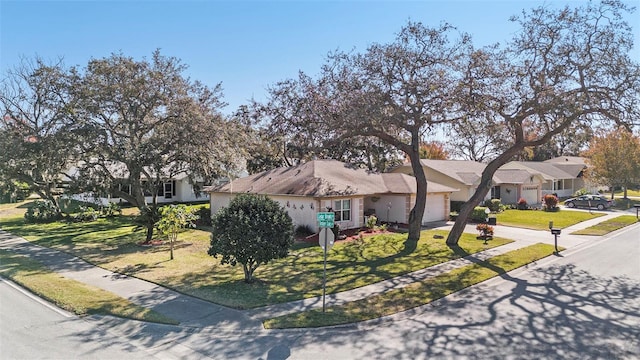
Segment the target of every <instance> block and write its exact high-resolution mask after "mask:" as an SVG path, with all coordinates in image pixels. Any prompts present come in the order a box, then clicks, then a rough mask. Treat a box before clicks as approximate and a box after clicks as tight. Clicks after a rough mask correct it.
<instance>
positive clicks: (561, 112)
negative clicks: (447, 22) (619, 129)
mask: <svg viewBox="0 0 640 360" xmlns="http://www.w3.org/2000/svg"><path fill="white" fill-rule="evenodd" d="M632 10H633V9H631V8H629V7H628V6H627V5H625V4H623V3H622V2H620V1H616V0H612V1H602V2H601V3H594V2H589V3H585V4H580V6H577V7H575V8H573V7H569V6H566V7H564V8H561V9H553V8H551V7H547V6H541V7H538V8H535V9H532V10H530V11H524V12H523V13H522V15H521V16H520V17H513V18H512V20H513V21H515V22H517V23H518V24H519V25H520V31H518V32H517V33H516V34H515V36H514V38H513V39H512V41H511V42H509V43H507V45H506V47H504V48H500V47H498V46H493V47H488V48H484V49H480V50H474V51H472V52H470V53H469V54H468V56H467V58H468V59H467V61H466V62H467V65H466V67H467V70H466V71H464V73H465V74H466V75H465V77H464V78H463V79H461V81H460V82H459V86H460V87H461V88H462V89H464V90H462V91H460V92H458V93H457V94H458V95H462V96H461V97H459V98H458V99H457V100H456V102H458V103H459V104H460V108H459V110H460V113H461V114H462V115H463V116H464V117H465V118H466V119H468V120H469V121H475V122H478V123H479V124H483V126H486V127H488V128H492V129H493V128H500V129H503V132H502V133H501V134H503V136H502V141H504V145H501V147H500V148H501V150H500V151H499V153H498V154H497V156H496V157H495V158H493V159H492V160H491V161H490V162H489V163H488V164H487V166H486V167H485V170H484V171H483V173H482V176H481V179H480V182H479V185H478V187H477V189H476V191H475V193H474V194H473V195H472V196H471V198H470V199H469V200H468V201H467V202H466V203H465V204H463V205H462V207H461V209H460V212H459V215H458V218H457V219H456V222H455V224H454V225H453V227H452V229H451V231H450V232H449V235H448V237H447V244H448V245H450V246H457V244H458V240H459V239H460V236H461V235H462V233H463V232H464V229H465V225H466V221H467V219H468V218H469V216H470V215H471V213H472V212H473V209H474V207H475V206H477V205H478V204H479V203H480V202H481V201H482V200H483V199H484V198H485V196H486V194H487V193H488V192H489V190H490V189H491V187H492V179H493V175H494V174H495V172H496V171H497V170H498V169H499V168H500V167H501V166H502V165H504V164H505V163H507V162H508V161H510V160H511V159H513V158H514V157H515V156H517V155H518V154H521V153H522V151H523V150H526V149H529V151H532V149H534V148H535V147H538V146H541V145H543V144H546V143H548V142H549V141H551V139H553V138H554V137H557V136H559V135H561V134H562V133H563V131H565V130H566V129H568V128H570V127H571V126H576V127H578V128H579V127H580V125H579V124H585V125H590V126H596V125H601V126H611V124H612V123H618V124H621V125H624V126H626V127H631V126H632V124H633V122H634V119H637V118H638V116H640V114H638V112H639V110H640V104H639V101H640V97H639V96H638V94H639V93H640V65H639V64H638V62H637V59H632V58H631V57H630V51H631V49H632V46H633V41H632V38H633V36H632V32H631V28H630V26H629V24H627V23H626V22H625V21H624V20H623V14H624V13H625V12H631V11H632ZM532 155H533V154H532Z"/></svg>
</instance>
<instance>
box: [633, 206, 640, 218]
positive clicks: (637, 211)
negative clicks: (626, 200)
mask: <svg viewBox="0 0 640 360" xmlns="http://www.w3.org/2000/svg"><path fill="white" fill-rule="evenodd" d="M633 207H634V208H636V219H638V213H639V212H640V204H635V205H633Z"/></svg>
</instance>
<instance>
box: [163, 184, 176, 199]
mask: <svg viewBox="0 0 640 360" xmlns="http://www.w3.org/2000/svg"><path fill="white" fill-rule="evenodd" d="M173 195H174V192H173V181H167V182H165V183H164V198H165V199H171V198H172V197H173Z"/></svg>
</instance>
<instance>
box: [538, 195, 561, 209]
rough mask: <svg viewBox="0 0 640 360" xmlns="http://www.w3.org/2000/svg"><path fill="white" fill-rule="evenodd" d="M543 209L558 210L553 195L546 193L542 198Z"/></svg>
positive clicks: (556, 201)
mask: <svg viewBox="0 0 640 360" xmlns="http://www.w3.org/2000/svg"><path fill="white" fill-rule="evenodd" d="M542 202H543V204H544V211H558V210H559V209H560V208H559V207H558V198H557V197H556V196H555V195H552V194H547V195H545V196H544V197H543V198H542Z"/></svg>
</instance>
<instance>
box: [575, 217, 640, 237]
mask: <svg viewBox="0 0 640 360" xmlns="http://www.w3.org/2000/svg"><path fill="white" fill-rule="evenodd" d="M637 222H638V219H637V218H636V217H635V216H634V215H621V216H618V217H616V218H613V219H609V220H606V221H603V222H601V223H599V224H596V225H593V226H589V227H588V228H586V229H582V230H578V231H574V232H572V233H571V234H573V235H593V236H602V235H606V234H608V233H610V232H612V231H616V230H618V229H622V228H623V227H625V226H629V225H632V224H635V223H637Z"/></svg>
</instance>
